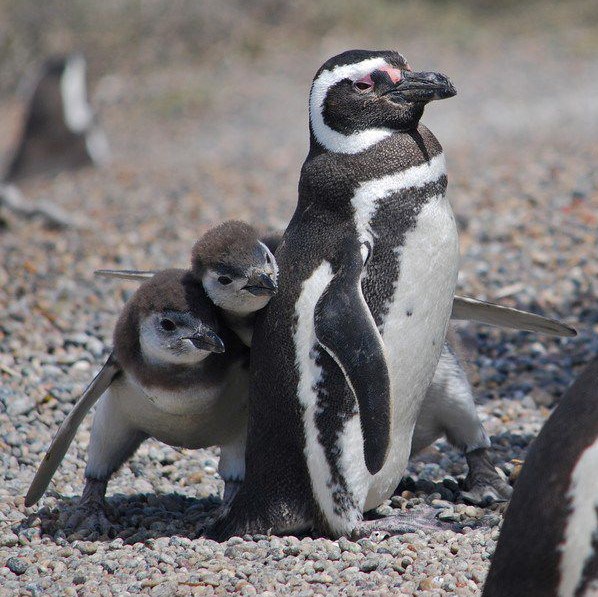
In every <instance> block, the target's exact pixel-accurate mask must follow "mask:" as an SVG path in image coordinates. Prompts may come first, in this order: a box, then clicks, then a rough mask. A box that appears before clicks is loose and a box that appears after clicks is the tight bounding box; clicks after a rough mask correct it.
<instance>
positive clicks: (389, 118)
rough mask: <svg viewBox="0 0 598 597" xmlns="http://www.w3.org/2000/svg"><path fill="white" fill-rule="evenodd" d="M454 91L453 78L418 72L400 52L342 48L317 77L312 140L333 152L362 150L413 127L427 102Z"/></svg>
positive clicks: (311, 94)
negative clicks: (451, 79) (346, 49)
mask: <svg viewBox="0 0 598 597" xmlns="http://www.w3.org/2000/svg"><path fill="white" fill-rule="evenodd" d="M455 94H456V91H455V88H454V87H453V85H452V84H451V82H450V81H449V79H448V77H446V76H445V75H442V74H440V73H433V72H413V71H412V70H411V67H410V66H409V64H407V61H406V60H405V58H403V56H402V55H401V54H399V53H398V52H392V51H372V50H350V51H348V52H343V53H342V54H339V55H338V56H335V57H334V58H331V59H330V60H328V61H326V62H325V63H324V65H323V66H322V67H321V68H320V70H318V72H317V74H316V76H315V77H314V81H313V84H312V88H311V93H310V105H309V109H310V130H311V134H312V142H313V141H316V142H317V143H319V144H320V145H322V146H323V147H325V148H326V149H328V150H329V151H335V152H340V153H357V152H359V151H362V150H363V149H366V148H367V147H369V146H371V145H373V144H374V143H377V142H378V141H381V140H382V139H384V138H386V137H387V136H389V135H390V134H392V133H393V132H395V131H411V130H414V129H415V128H416V127H417V125H418V123H419V120H420V118H421V116H422V114H423V111H424V107H425V105H426V104H427V103H428V102H430V101H432V100H435V99H444V98H448V97H452V96H453V95H455Z"/></svg>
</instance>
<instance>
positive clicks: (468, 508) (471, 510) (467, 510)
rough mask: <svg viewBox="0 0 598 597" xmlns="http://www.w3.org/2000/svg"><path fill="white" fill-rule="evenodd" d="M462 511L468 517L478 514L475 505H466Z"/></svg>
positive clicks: (474, 516)
mask: <svg viewBox="0 0 598 597" xmlns="http://www.w3.org/2000/svg"><path fill="white" fill-rule="evenodd" d="M463 513H464V514H465V516H468V517H469V518H476V517H477V516H478V509H477V508H476V507H475V506H466V507H465V508H464V509H463Z"/></svg>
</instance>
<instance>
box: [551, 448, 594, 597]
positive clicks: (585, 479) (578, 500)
mask: <svg viewBox="0 0 598 597" xmlns="http://www.w3.org/2000/svg"><path fill="white" fill-rule="evenodd" d="M597 468H598V440H596V441H594V443H593V444H592V445H591V446H590V447H589V448H586V450H584V452H583V453H582V454H581V456H580V458H579V460H578V461H577V464H576V465H575V468H574V469H573V473H572V474H571V485H570V486H569V491H568V492H567V496H566V497H567V498H568V499H569V503H570V512H569V517H568V519H567V526H566V527H565V536H564V540H563V543H562V544H561V546H560V551H561V553H562V558H561V561H560V564H559V568H560V573H561V582H560V583H559V588H558V595H559V597H569V596H571V595H574V594H575V590H576V589H577V587H578V586H579V583H580V582H581V580H582V576H583V569H584V566H585V564H586V562H587V561H588V560H589V559H590V558H591V557H592V556H593V555H595V554H594V550H593V548H592V539H593V535H594V533H595V531H596V528H597V527H598V517H597V516H596V508H597V507H598V477H597V476H596V470H597Z"/></svg>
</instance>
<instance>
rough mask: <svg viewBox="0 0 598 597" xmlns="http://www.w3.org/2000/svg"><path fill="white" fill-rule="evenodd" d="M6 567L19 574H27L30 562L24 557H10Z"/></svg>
mask: <svg viewBox="0 0 598 597" xmlns="http://www.w3.org/2000/svg"><path fill="white" fill-rule="evenodd" d="M6 567H7V568H8V569H9V570H10V571H11V572H14V573H15V574H17V575H19V576H20V575H21V574H25V572H26V571H27V568H29V564H28V563H27V562H26V561H25V560H23V559H22V558H15V557H12V558H8V560H6Z"/></svg>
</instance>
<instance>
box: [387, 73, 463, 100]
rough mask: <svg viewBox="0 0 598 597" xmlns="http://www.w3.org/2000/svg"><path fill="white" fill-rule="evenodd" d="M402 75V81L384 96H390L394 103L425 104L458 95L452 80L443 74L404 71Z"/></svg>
mask: <svg viewBox="0 0 598 597" xmlns="http://www.w3.org/2000/svg"><path fill="white" fill-rule="evenodd" d="M401 74H402V76H401V79H400V80H399V81H397V82H396V83H395V85H394V86H393V88H392V89H390V90H389V91H387V92H386V93H385V94H384V95H389V96H390V97H391V99H393V100H394V101H404V102H422V103H424V102H431V101H432V100H437V99H446V98H448V97H453V96H454V95H456V94H457V90H456V89H455V87H454V86H453V84H452V83H451V81H450V79H449V78H448V77H447V76H446V75H443V74H442V73H433V72H418V73H414V72H411V71H408V70H404V71H402V72H401Z"/></svg>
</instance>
